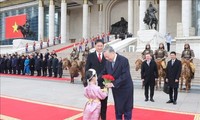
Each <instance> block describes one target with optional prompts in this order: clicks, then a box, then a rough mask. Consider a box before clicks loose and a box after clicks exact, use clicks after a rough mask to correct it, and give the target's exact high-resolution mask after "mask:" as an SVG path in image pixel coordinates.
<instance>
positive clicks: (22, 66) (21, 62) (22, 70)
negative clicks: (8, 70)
mask: <svg viewBox="0 0 200 120" xmlns="http://www.w3.org/2000/svg"><path fill="white" fill-rule="evenodd" d="M24 62H25V56H24V55H22V56H21V60H20V69H21V70H20V71H21V72H22V74H23V75H25V73H24ZM21 72H20V74H21Z"/></svg>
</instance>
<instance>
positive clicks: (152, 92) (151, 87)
mask: <svg viewBox="0 0 200 120" xmlns="http://www.w3.org/2000/svg"><path fill="white" fill-rule="evenodd" d="M144 88H145V91H144V95H145V98H146V99H149V88H150V99H152V98H153V95H154V85H151V84H149V83H146V84H145V86H144Z"/></svg>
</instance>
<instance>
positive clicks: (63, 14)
mask: <svg viewBox="0 0 200 120" xmlns="http://www.w3.org/2000/svg"><path fill="white" fill-rule="evenodd" d="M66 42H67V2H66V0H62V1H61V43H66Z"/></svg>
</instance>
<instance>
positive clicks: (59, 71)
mask: <svg viewBox="0 0 200 120" xmlns="http://www.w3.org/2000/svg"><path fill="white" fill-rule="evenodd" d="M58 75H59V78H62V75H63V69H62V68H58Z"/></svg>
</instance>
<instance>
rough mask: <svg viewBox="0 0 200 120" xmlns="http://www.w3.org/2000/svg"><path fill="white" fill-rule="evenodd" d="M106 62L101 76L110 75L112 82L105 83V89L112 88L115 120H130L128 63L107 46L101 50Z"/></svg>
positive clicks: (130, 92)
mask: <svg viewBox="0 0 200 120" xmlns="http://www.w3.org/2000/svg"><path fill="white" fill-rule="evenodd" d="M103 53H104V56H105V58H106V60H107V62H106V65H105V68H104V70H103V71H102V73H101V75H105V74H110V75H112V76H113V77H114V79H115V80H114V81H112V82H111V83H107V84H106V87H107V88H112V93H113V98H114V103H115V115H116V120H122V116H124V120H131V119H132V109H133V81H132V78H131V74H130V66H129V61H128V59H127V58H125V57H124V56H121V55H119V54H117V53H116V52H115V51H114V49H113V48H112V47H111V46H109V45H107V46H105V48H104V50H103Z"/></svg>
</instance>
